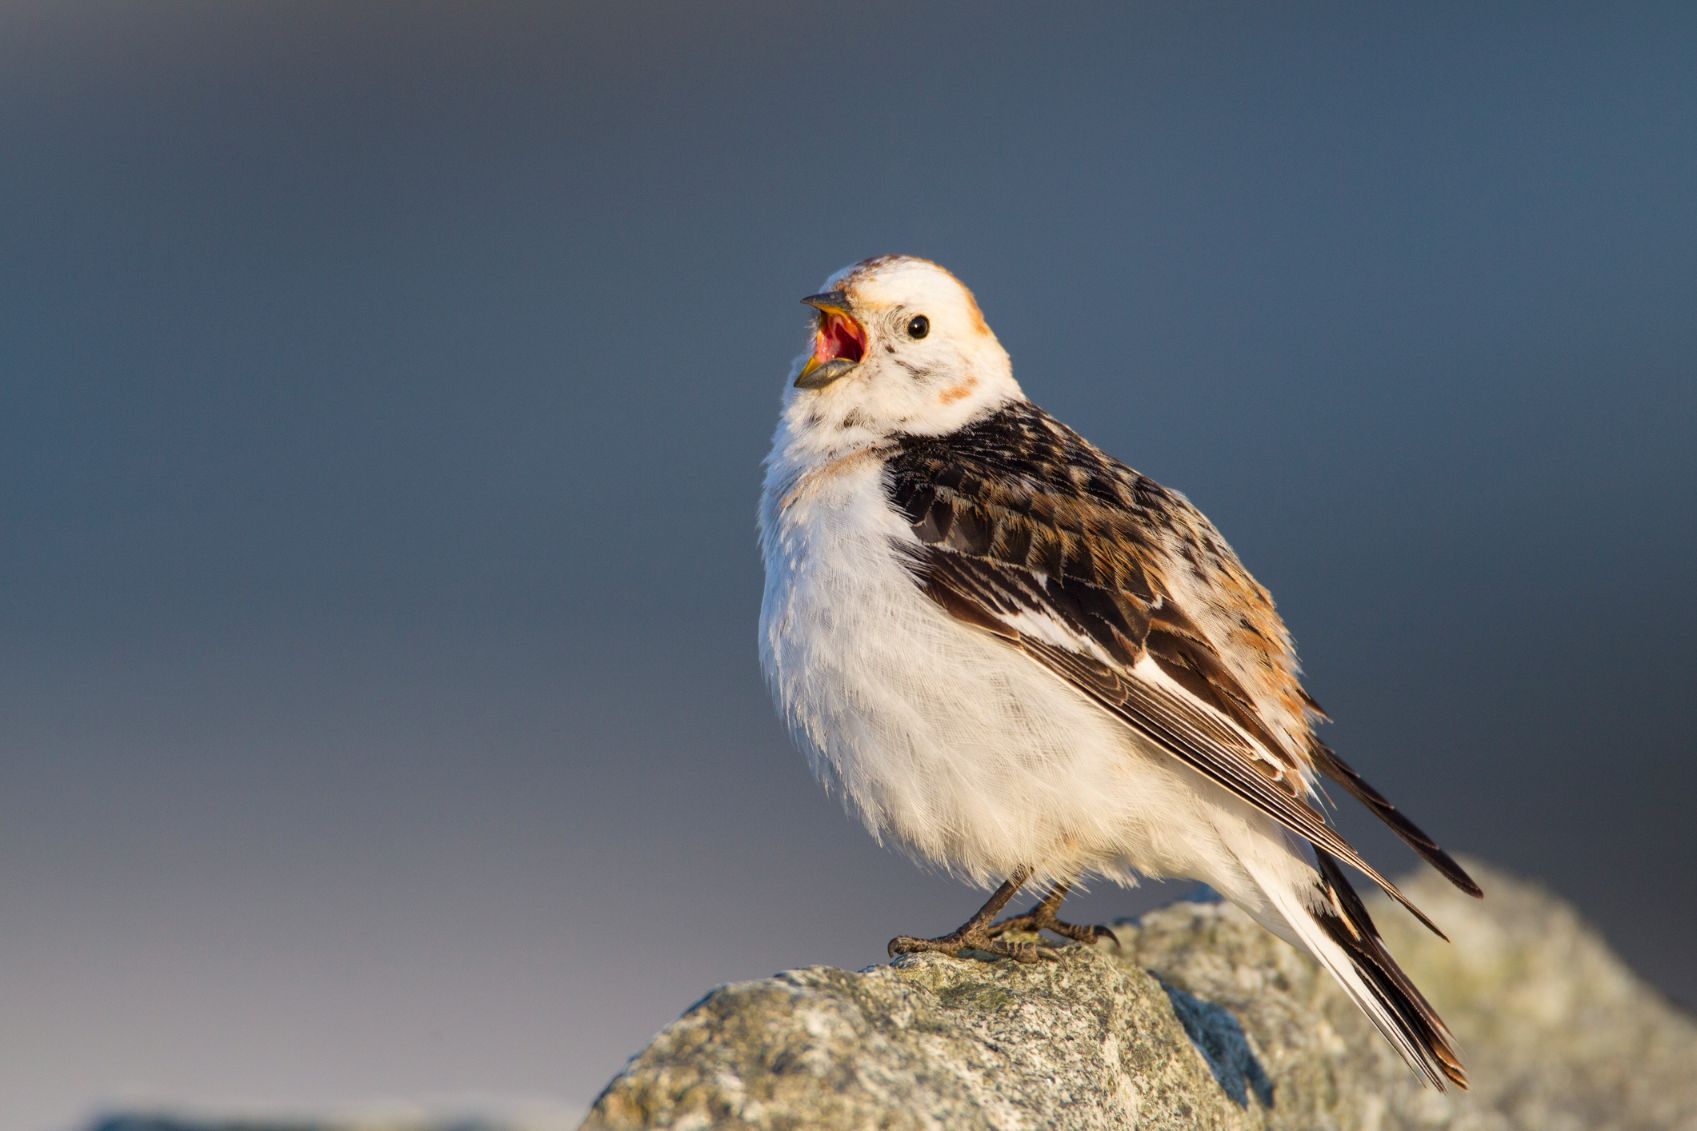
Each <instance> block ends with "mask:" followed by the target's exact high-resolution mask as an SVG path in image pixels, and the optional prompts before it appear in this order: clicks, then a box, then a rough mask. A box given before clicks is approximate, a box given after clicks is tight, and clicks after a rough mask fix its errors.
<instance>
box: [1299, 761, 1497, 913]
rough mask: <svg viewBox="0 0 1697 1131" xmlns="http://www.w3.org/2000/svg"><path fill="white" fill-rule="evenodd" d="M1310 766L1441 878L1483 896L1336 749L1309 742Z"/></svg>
mask: <svg viewBox="0 0 1697 1131" xmlns="http://www.w3.org/2000/svg"><path fill="white" fill-rule="evenodd" d="M1312 745H1313V752H1314V765H1315V766H1316V767H1317V768H1318V769H1319V771H1320V772H1321V773H1323V774H1325V775H1326V776H1327V777H1329V778H1331V779H1332V780H1333V781H1335V782H1337V783H1338V784H1339V785H1341V786H1343V787H1344V789H1345V790H1347V791H1348V792H1349V795H1350V796H1351V797H1353V798H1355V799H1356V800H1357V801H1359V802H1361V804H1363V805H1365V806H1367V808H1369V809H1371V810H1372V811H1373V812H1374V814H1375V815H1377V816H1378V818H1379V820H1381V821H1383V822H1385V824H1387V825H1389V826H1390V827H1391V831H1392V832H1394V833H1396V835H1397V836H1399V837H1401V838H1402V842H1403V843H1404V844H1406V845H1408V847H1410V848H1412V849H1414V851H1415V852H1417V853H1419V854H1420V858H1421V859H1422V860H1424V861H1426V863H1428V864H1430V865H1431V866H1432V867H1434V868H1436V869H1437V870H1438V871H1439V872H1440V873H1442V874H1443V877H1444V879H1446V880H1448V881H1449V882H1450V883H1452V884H1454V885H1455V886H1456V887H1458V888H1460V889H1461V890H1462V891H1464V892H1466V893H1467V894H1468V895H1471V896H1474V897H1476V898H1478V897H1483V896H1484V894H1485V893H1484V892H1483V891H1481V890H1480V889H1479V885H1478V884H1476V883H1474V882H1473V877H1472V876H1469V875H1468V874H1467V871H1466V870H1465V869H1464V868H1462V866H1461V865H1460V864H1457V863H1456V862H1455V859H1454V858H1453V857H1452V856H1450V854H1449V853H1447V852H1445V851H1444V850H1443V849H1441V848H1439V847H1438V843H1437V841H1435V840H1433V839H1432V838H1431V837H1429V836H1427V835H1426V834H1425V833H1424V832H1422V831H1421V830H1420V827H1419V826H1418V825H1416V824H1415V823H1414V822H1413V821H1411V820H1409V819H1408V818H1407V817H1404V816H1403V815H1402V814H1401V813H1400V812H1398V811H1397V807H1396V806H1395V805H1392V804H1391V803H1390V802H1389V801H1388V800H1386V799H1385V795H1384V794H1382V793H1380V792H1379V791H1378V790H1376V789H1374V788H1373V787H1372V786H1371V785H1368V784H1367V779H1366V778H1363V777H1362V776H1361V775H1360V774H1358V773H1356V772H1355V767H1353V766H1351V765H1350V764H1349V763H1348V762H1345V761H1344V760H1343V759H1342V758H1340V757H1338V754H1337V751H1335V750H1333V749H1332V748H1331V747H1330V746H1327V745H1326V744H1325V743H1323V742H1321V741H1320V740H1319V739H1314V740H1313V741H1312Z"/></svg>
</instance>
